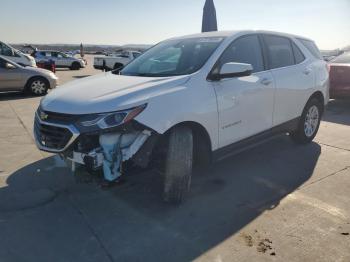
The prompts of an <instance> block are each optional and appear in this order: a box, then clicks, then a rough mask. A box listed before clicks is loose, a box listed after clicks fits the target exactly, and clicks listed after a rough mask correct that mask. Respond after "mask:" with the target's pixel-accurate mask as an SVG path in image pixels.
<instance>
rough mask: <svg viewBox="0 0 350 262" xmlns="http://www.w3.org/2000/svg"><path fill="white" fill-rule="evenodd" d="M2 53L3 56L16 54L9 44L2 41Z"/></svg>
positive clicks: (0, 51) (0, 50)
mask: <svg viewBox="0 0 350 262" xmlns="http://www.w3.org/2000/svg"><path fill="white" fill-rule="evenodd" d="M0 54H1V55H3V56H15V53H14V52H13V50H12V49H11V48H9V47H8V46H6V45H4V44H1V43H0Z"/></svg>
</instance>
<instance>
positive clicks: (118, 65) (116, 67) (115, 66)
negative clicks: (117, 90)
mask: <svg viewBox="0 0 350 262" xmlns="http://www.w3.org/2000/svg"><path fill="white" fill-rule="evenodd" d="M123 66H124V65H123V64H121V63H115V64H114V69H118V68H120V67H123Z"/></svg>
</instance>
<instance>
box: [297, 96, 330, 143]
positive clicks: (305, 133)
mask: <svg viewBox="0 0 350 262" xmlns="http://www.w3.org/2000/svg"><path fill="white" fill-rule="evenodd" d="M323 109H324V106H323V104H322V103H321V102H320V101H319V100H318V99H316V98H312V99H311V100H310V101H309V102H308V103H307V104H306V106H305V108H304V111H303V114H302V115H301V118H300V120H299V125H298V129H297V130H296V131H295V132H293V133H291V138H292V139H293V140H294V142H296V143H298V144H307V143H310V142H311V141H312V140H313V139H314V138H315V136H316V134H317V132H318V129H319V127H320V123H321V118H322V114H323Z"/></svg>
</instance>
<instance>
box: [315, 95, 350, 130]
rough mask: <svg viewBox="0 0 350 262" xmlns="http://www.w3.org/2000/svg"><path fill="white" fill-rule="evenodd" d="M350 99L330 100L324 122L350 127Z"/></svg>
mask: <svg viewBox="0 0 350 262" xmlns="http://www.w3.org/2000/svg"><path fill="white" fill-rule="evenodd" d="M349 116H350V99H344V100H339V99H336V100H330V101H329V103H328V106H327V109H326V112H325V114H324V116H323V119H322V120H323V121H326V122H331V123H336V124H342V125H350V118H349Z"/></svg>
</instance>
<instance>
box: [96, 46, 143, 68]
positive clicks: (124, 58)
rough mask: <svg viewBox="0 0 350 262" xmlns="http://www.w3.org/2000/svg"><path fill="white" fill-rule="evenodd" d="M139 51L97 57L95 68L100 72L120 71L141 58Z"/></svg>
mask: <svg viewBox="0 0 350 262" xmlns="http://www.w3.org/2000/svg"><path fill="white" fill-rule="evenodd" d="M140 55H141V53H140V52H138V51H123V52H121V53H117V54H112V55H109V56H96V57H95V58H94V68H95V69H100V70H107V71H110V70H114V69H119V68H122V67H123V66H125V65H126V64H128V63H129V62H131V61H132V60H134V59H135V58H136V57H138V56H140Z"/></svg>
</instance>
